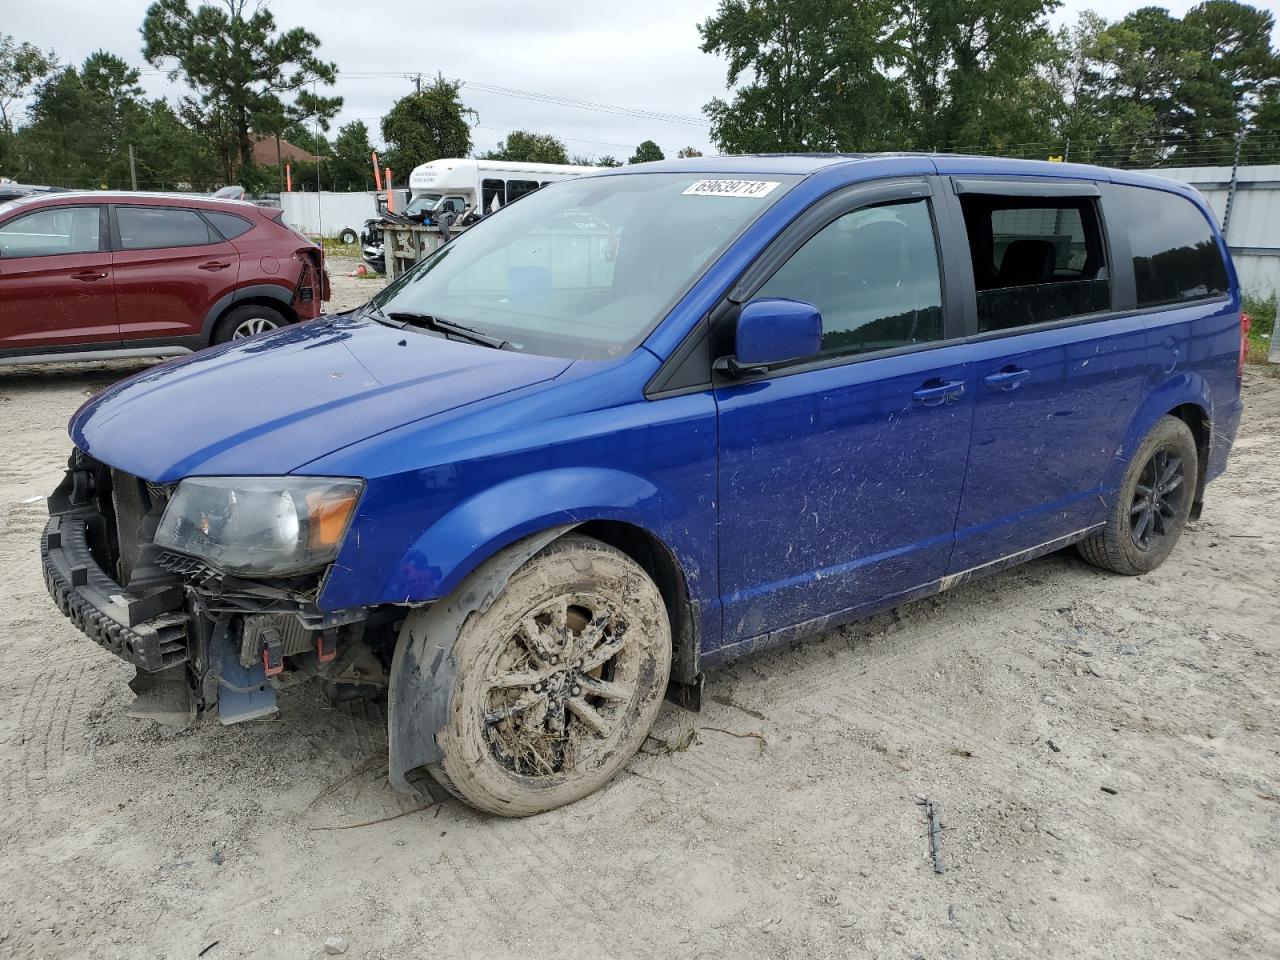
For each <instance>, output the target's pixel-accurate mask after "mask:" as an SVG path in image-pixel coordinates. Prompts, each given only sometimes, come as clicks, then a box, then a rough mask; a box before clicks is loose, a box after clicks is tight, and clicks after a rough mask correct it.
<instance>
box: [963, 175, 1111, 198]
mask: <svg viewBox="0 0 1280 960" xmlns="http://www.w3.org/2000/svg"><path fill="white" fill-rule="evenodd" d="M951 188H952V190H954V191H955V192H956V193H981V194H988V195H994V196H1004V197H1098V196H1101V195H1102V194H1101V191H1099V189H1098V184H1097V182H1096V181H1093V180H1060V179H1058V178H1056V177H1055V178H1052V179H1051V178H1048V177H1019V178H1018V179H1016V180H1012V179H1005V178H1002V177H991V178H989V179H988V178H985V177H952V178H951Z"/></svg>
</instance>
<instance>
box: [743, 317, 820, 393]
mask: <svg viewBox="0 0 1280 960" xmlns="http://www.w3.org/2000/svg"><path fill="white" fill-rule="evenodd" d="M821 346H822V313H821V312H820V311H819V310H818V308H817V307H816V306H814V305H813V304H812V303H808V302H806V301H804V300H782V299H773V298H766V299H762V300H752V301H751V302H750V303H748V304H747V305H746V306H744V307H743V308H742V310H741V312H739V314H738V330H737V335H736V338H735V343H734V355H733V356H732V357H728V358H726V360H725V362H724V363H723V365H722V372H724V373H727V374H728V375H729V376H733V377H740V376H743V375H745V374H748V373H758V372H763V371H764V370H765V369H767V368H768V367H771V366H774V365H775V364H779V363H785V362H787V361H788V360H799V359H800V358H801V357H810V356H813V355H814V354H815V353H817V352H818V350H819V349H820V348H821Z"/></svg>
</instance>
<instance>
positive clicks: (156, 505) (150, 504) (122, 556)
mask: <svg viewBox="0 0 1280 960" xmlns="http://www.w3.org/2000/svg"><path fill="white" fill-rule="evenodd" d="M168 499H169V491H168V489H167V488H166V487H164V486H163V485H161V484H157V483H150V482H147V481H144V480H139V479H138V478H137V477H135V476H133V475H132V474H129V473H125V472H124V471H123V470H116V469H115V468H114V467H113V468H112V470H111V506H112V510H113V512H114V514H115V533H116V551H117V556H116V570H115V574H116V578H117V580H118V581H119V583H120V585H121V586H128V585H129V581H130V579H132V577H133V572H134V570H136V569H137V567H138V562H139V560H140V559H141V557H142V548H143V547H144V546H146V545H147V544H148V543H150V542H151V537H152V536H153V535H154V533H155V525H156V524H157V523H159V520H160V514H161V513H162V512H163V511H164V505H165V503H167V502H168Z"/></svg>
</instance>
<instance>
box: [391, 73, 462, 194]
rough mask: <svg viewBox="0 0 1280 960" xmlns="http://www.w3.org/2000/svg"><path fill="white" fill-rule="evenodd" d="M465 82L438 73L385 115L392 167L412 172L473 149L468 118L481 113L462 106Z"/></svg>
mask: <svg viewBox="0 0 1280 960" xmlns="http://www.w3.org/2000/svg"><path fill="white" fill-rule="evenodd" d="M461 87H462V83H461V82H460V81H457V80H446V79H445V78H444V77H443V76H437V77H436V79H435V81H434V82H433V83H431V84H430V85H428V86H427V87H426V88H425V89H423V90H422V91H421V92H416V93H411V94H409V95H408V96H405V97H401V98H400V99H399V100H397V101H396V102H395V104H394V105H393V106H392V107H391V109H390V110H389V111H388V112H387V115H386V116H385V117H383V118H382V139H383V140H384V141H386V144H387V150H386V152H385V153H384V154H383V159H384V160H385V161H386V163H387V165H388V166H390V167H391V168H392V170H399V171H401V172H402V173H403V174H408V172H409V171H410V170H412V169H413V168H414V167H416V166H417V165H418V164H420V163H426V162H427V161H429V160H439V159H441V158H443V157H465V156H466V155H467V154H468V153H470V152H471V128H470V127H469V126H468V125H467V120H468V118H470V119H471V120H478V119H479V115H478V114H477V113H476V112H475V111H474V110H472V109H470V108H469V107H465V106H463V105H462V100H461V98H460V97H459V96H458V91H459V90H460V89H461Z"/></svg>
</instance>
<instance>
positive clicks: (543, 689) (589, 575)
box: [429, 534, 671, 817]
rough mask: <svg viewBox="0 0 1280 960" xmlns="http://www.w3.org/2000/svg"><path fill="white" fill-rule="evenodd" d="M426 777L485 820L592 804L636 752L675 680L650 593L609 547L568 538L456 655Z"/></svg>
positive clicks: (663, 620)
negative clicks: (436, 755)
mask: <svg viewBox="0 0 1280 960" xmlns="http://www.w3.org/2000/svg"><path fill="white" fill-rule="evenodd" d="M453 658H454V661H455V663H456V664H457V676H456V678H455V681H454V687H453V692H452V695H451V697H450V701H449V709H448V717H449V720H448V722H447V724H446V725H445V727H444V728H443V729H442V730H441V731H440V732H439V733H438V734H437V735H436V743H437V744H438V745H439V747H440V749H441V752H442V754H443V758H442V760H441V761H440V762H439V763H436V764H432V765H431V766H430V768H429V769H430V771H431V774H432V775H433V776H434V777H435V778H436V780H438V781H439V782H440V783H441V784H442V785H443V786H444V787H445V788H446V789H448V790H449V791H450V792H451V793H453V794H454V795H455V796H457V797H458V798H459V799H461V800H464V801H465V802H467V803H469V804H471V805H472V806H473V807H477V808H479V809H481V810H485V811H488V812H489V813H496V814H500V815H503V816H515V817H521V816H528V815H530V814H534V813H541V812H542V811H544V810H550V809H552V808H554V807H558V806H561V805H562V804H566V803H572V802H573V801H575V800H580V799H581V798H583V797H585V796H587V795H588V794H590V793H592V792H593V791H595V790H597V789H599V788H600V787H601V786H603V785H604V784H605V783H607V782H608V781H609V780H610V779H611V778H612V777H613V776H614V775H615V774H617V773H618V771H620V770H621V769H622V767H623V765H625V764H626V762H627V761H628V760H630V759H631V757H632V756H633V755H634V754H635V752H636V751H637V750H639V749H640V746H641V745H642V744H643V743H644V741H645V738H646V737H647V736H648V734H649V730H650V728H651V727H652V726H653V722H654V720H655V719H657V716H658V712H659V710H660V709H661V708H662V698H663V696H664V695H665V692H666V687H667V678H668V676H669V674H670V671H671V628H670V625H669V623H668V621H667V612H666V608H665V606H664V605H663V601H662V596H661V595H660V594H659V592H658V588H657V587H656V586H654V583H653V581H652V580H651V579H649V576H648V574H646V573H645V572H644V570H642V569H641V568H640V567H639V566H638V565H637V564H636V563H635V562H634V561H632V560H631V559H630V558H629V557H627V556H626V555H625V554H623V553H622V552H621V551H619V550H615V549H614V548H613V547H610V546H606V545H605V544H603V543H600V542H599V541H596V540H592V539H591V538H589V537H584V536H581V535H577V534H569V535H567V536H565V537H562V538H561V539H559V540H557V541H555V542H554V543H552V544H550V545H549V546H547V547H546V548H544V549H543V550H542V551H541V552H539V553H538V554H536V555H535V556H533V557H532V558H531V559H530V560H529V561H528V562H526V563H525V564H524V566H522V567H520V569H519V570H517V571H516V572H515V574H514V575H512V577H511V580H510V581H509V582H508V583H507V585H506V587H505V588H504V590H503V592H502V593H501V594H500V595H499V596H498V598H497V599H496V600H494V601H493V603H492V604H490V606H489V607H488V608H487V609H486V610H484V611H483V612H481V613H478V614H473V615H472V616H470V617H468V618H467V620H466V622H465V623H464V624H463V627H462V630H461V631H460V632H459V634H458V639H457V641H456V642H455V644H454V647H453Z"/></svg>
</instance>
